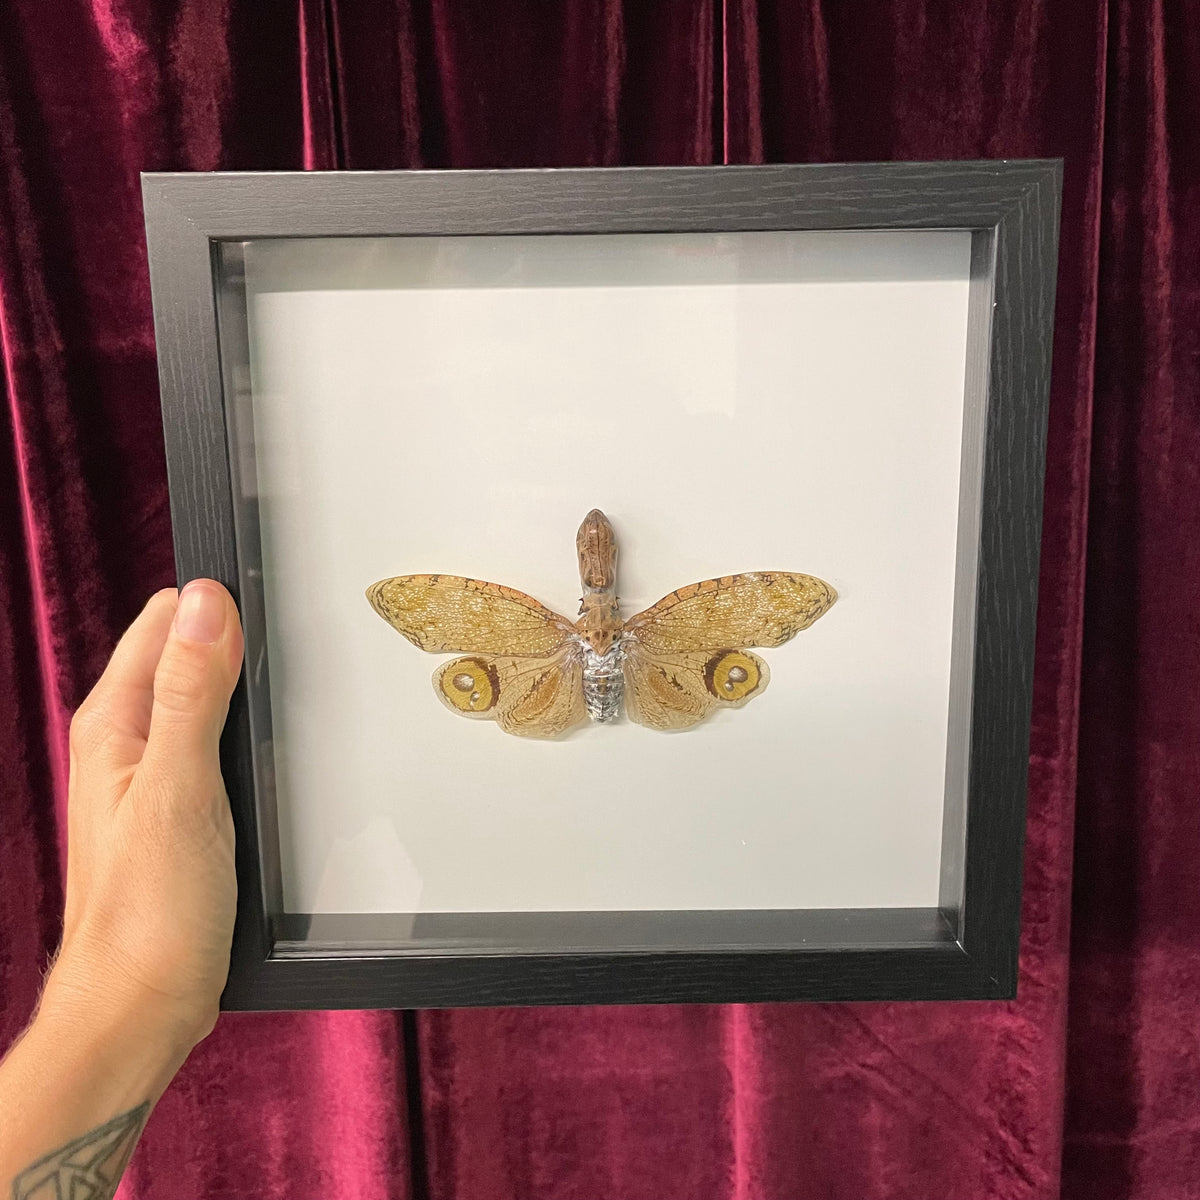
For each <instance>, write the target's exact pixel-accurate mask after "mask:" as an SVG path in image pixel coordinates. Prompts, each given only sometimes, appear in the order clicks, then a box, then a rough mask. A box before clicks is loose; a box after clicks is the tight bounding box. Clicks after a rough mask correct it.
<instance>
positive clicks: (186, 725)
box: [143, 579, 242, 768]
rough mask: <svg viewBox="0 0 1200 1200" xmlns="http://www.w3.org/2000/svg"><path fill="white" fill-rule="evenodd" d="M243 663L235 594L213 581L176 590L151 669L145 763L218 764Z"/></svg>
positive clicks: (168, 766)
mask: <svg viewBox="0 0 1200 1200" xmlns="http://www.w3.org/2000/svg"><path fill="white" fill-rule="evenodd" d="M241 661H242V631H241V625H240V623H239V621H238V614H237V607H236V606H235V605H234V603H233V597H232V596H230V594H229V593H228V592H227V591H226V590H225V589H224V588H223V587H222V586H221V585H220V584H219V583H216V582H215V581H214V580H211V579H195V580H193V581H192V582H191V583H189V584H188V585H187V587H185V588H184V589H183V591H182V592H181V593H180V596H179V607H178V608H177V609H176V611H175V620H174V621H173V622H172V625H171V630H170V633H169V634H168V635H167V641H166V645H165V646H164V647H163V652H162V656H161V658H160V659H159V660H158V666H157V668H156V669H155V672H154V705H153V708H152V710H151V714H150V736H149V738H148V739H147V742H146V752H145V754H144V755H143V761H148V762H149V763H150V764H151V765H153V764H154V763H158V764H159V765H162V766H164V767H167V768H170V767H171V766H172V765H173V764H174V765H177V764H178V763H179V762H180V761H183V762H187V763H191V764H197V765H199V763H200V761H201V760H202V759H203V758H204V757H206V756H211V758H212V763H213V765H214V766H215V765H216V763H217V759H216V754H217V746H218V743H219V741H220V737H221V727H222V726H223V725H224V723H225V715H226V713H227V711H228V708H229V697H230V695H231V694H232V692H233V688H234V685H235V684H236V683H237V677H238V672H239V670H240V669H241Z"/></svg>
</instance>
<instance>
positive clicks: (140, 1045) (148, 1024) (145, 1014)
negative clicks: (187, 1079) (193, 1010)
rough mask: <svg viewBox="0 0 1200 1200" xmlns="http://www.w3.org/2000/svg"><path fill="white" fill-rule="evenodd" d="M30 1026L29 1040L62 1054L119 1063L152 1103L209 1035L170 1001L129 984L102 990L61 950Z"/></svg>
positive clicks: (95, 979)
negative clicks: (36, 1038)
mask: <svg viewBox="0 0 1200 1200" xmlns="http://www.w3.org/2000/svg"><path fill="white" fill-rule="evenodd" d="M33 1026H34V1027H33V1029H31V1031H30V1032H31V1034H32V1033H33V1032H35V1031H38V1032H39V1033H40V1035H41V1036H44V1037H46V1038H47V1039H48V1040H49V1041H51V1042H54V1043H55V1044H56V1045H59V1046H61V1047H62V1048H63V1049H64V1050H65V1049H68V1048H69V1049H74V1048H76V1047H78V1048H80V1049H82V1050H86V1052H88V1053H91V1054H95V1055H98V1056H99V1057H102V1058H105V1059H110V1060H112V1061H113V1062H114V1063H118V1064H119V1068H118V1069H119V1073H120V1074H121V1075H123V1076H125V1077H128V1078H129V1080H130V1081H131V1082H136V1083H137V1084H138V1085H139V1086H143V1087H145V1088H146V1090H147V1094H153V1096H154V1097H157V1096H158V1095H159V1093H161V1091H162V1090H163V1089H164V1088H165V1087H166V1085H167V1084H168V1083H169V1082H170V1080H171V1077H172V1076H173V1075H174V1074H175V1072H176V1071H177V1070H178V1069H179V1068H180V1066H182V1064H183V1062H184V1060H185V1059H186V1058H187V1056H188V1055H189V1054H190V1053H191V1051H192V1048H193V1046H195V1044H196V1042H198V1041H199V1040H200V1039H201V1038H202V1037H203V1036H204V1035H205V1034H206V1033H207V1032H208V1030H207V1029H202V1028H200V1027H199V1023H198V1022H197V1021H196V1020H195V1019H194V1018H193V1017H192V1016H191V1015H190V1014H183V1013H180V1012H179V1011H178V1009H177V1008H176V1006H175V1004H174V1003H173V1002H172V1001H171V1000H170V999H169V998H167V997H163V996H161V995H159V994H157V993H154V992H151V991H150V990H149V989H145V988H140V987H139V986H138V985H136V984H135V983H134V982H133V981H131V980H128V979H126V980H123V981H122V982H121V983H120V984H119V985H117V984H112V983H109V984H107V985H106V982H105V979H104V978H103V976H101V975H99V974H97V973H95V972H91V971H89V970H88V969H87V967H86V965H85V964H83V963H81V962H79V961H78V960H77V959H76V958H75V957H74V956H73V955H71V954H70V953H69V952H68V951H67V950H65V949H64V951H63V952H62V953H60V955H59V957H58V959H57V960H56V961H55V964H54V967H53V968H52V969H51V971H50V974H49V976H48V977H47V979H46V986H45V988H44V989H43V992H42V997H41V1000H40V1002H39V1004H38V1010H37V1015H36V1017H35V1018H34V1023H33ZM210 1028H211V1026H210ZM135 1090H136V1089H135Z"/></svg>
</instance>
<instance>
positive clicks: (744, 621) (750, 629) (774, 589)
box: [625, 571, 837, 654]
mask: <svg viewBox="0 0 1200 1200" xmlns="http://www.w3.org/2000/svg"><path fill="white" fill-rule="evenodd" d="M836 599H837V592H836V591H834V589H833V587H831V586H830V585H829V584H828V583H826V582H825V581H824V580H823V579H818V578H817V577H816V576H815V575H793V574H791V573H790V572H787V571H752V572H750V573H749V574H746V575H725V576H723V577H722V578H720V579H706V580H705V581H704V582H703V583H693V584H690V585H689V586H688V587H685V588H680V589H679V590H678V591H677V592H672V593H671V594H670V595H669V596H664V597H663V598H662V599H661V600H660V601H659V602H658V603H657V604H655V605H654V606H653V607H651V608H648V609H646V610H645V611H644V612H640V613H638V614H637V615H636V616H634V617H630V618H629V620H628V621H626V622H625V633H626V634H627V635H629V636H631V637H633V638H636V639H637V641H638V642H639V643H640V644H641V645H642V646H644V647H645V648H646V649H647V650H649V651H650V652H651V653H652V654H675V653H678V652H680V651H691V650H708V651H713V650H717V649H720V648H721V647H723V646H730V647H738V648H741V647H744V646H782V645H783V643H784V642H786V641H787V640H788V639H789V638H792V637H794V636H795V635H796V634H797V633H799V632H800V630H802V629H807V628H808V627H809V626H810V625H811V624H812V623H813V622H814V621H815V620H816V619H817V618H818V617H820V616H821V615H822V614H823V613H825V612H828V610H829V609H830V607H831V606H832V605H833V603H834V601H835V600H836Z"/></svg>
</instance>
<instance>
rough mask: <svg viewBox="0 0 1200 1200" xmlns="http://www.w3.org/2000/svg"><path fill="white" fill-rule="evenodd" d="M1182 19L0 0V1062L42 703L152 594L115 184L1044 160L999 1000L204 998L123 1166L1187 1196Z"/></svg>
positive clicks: (923, 1194) (992, 0) (125, 191)
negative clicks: (190, 1042)
mask: <svg viewBox="0 0 1200 1200" xmlns="http://www.w3.org/2000/svg"><path fill="white" fill-rule="evenodd" d="M1186 3H1187V0H1071V2H1066V3H1061V4H1055V5H1047V4H1042V3H1039V2H1038V0H961V2H960V3H958V4H955V5H947V4H942V3H937V2H935V0H862V2H861V3H856V4H835V3H832V2H830V0H825V2H819V0H656V2H655V3H653V4H644V3H637V2H635V0H624V2H622V0H562V2H560V3H556V4H554V5H536V6H533V5H517V4H512V3H507V2H502V3H497V2H496V0H293V2H292V3H291V4H289V5H282V4H277V3H266V4H252V3H235V2H234V0H55V2H54V3H53V4H45V3H37V2H36V0H0V380H2V386H3V397H4V404H3V405H2V406H0V703H3V705H4V709H3V716H4V719H3V720H0V761H2V762H3V763H4V770H3V771H0V1046H4V1045H7V1043H8V1042H9V1041H10V1040H11V1039H12V1037H14V1036H15V1035H16V1033H17V1032H18V1030H19V1029H20V1027H21V1025H22V1024H23V1022H24V1021H25V1019H26V1018H27V1016H28V1014H29V1011H30V1008H31V1006H32V1003H33V999H34V997H35V995H36V991H37V987H38V983H39V979H40V973H41V970H42V968H43V966H44V963H45V960H46V956H47V954H48V953H49V952H50V950H51V949H52V948H53V945H54V942H55V937H56V923H57V921H58V919H59V914H60V890H61V861H62V858H61V856H62V851H63V845H62V840H63V831H64V829H65V822H64V803H65V731H66V725H67V721H68V718H69V715H70V712H71V710H72V709H73V707H74V706H75V705H76V704H77V703H78V702H79V700H80V699H82V697H83V695H84V694H85V693H86V691H87V689H88V687H89V686H90V684H91V683H92V682H93V680H94V679H95V677H96V676H97V675H98V673H99V670H100V668H101V666H102V664H103V662H104V660H105V658H106V656H107V654H108V653H109V651H110V650H111V648H112V646H113V644H114V643H115V640H116V638H117V636H118V634H119V633H120V631H121V630H122V629H123V627H124V625H125V624H126V623H127V622H128V621H129V620H130V619H131V618H132V616H133V614H134V613H135V612H136V610H137V608H138V607H139V606H140V604H141V603H142V601H143V600H144V598H145V597H146V596H147V595H148V594H149V593H150V592H151V591H153V590H154V589H155V588H157V587H161V586H164V585H166V584H169V583H172V582H173V566H172V555H171V535H170V521H169V513H168V509H167V496H166V483H165V470H164V465H163V457H162V441H161V431H160V424H159V409H158V394H157V385H156V369H155V363H154V353H153V335H152V323H151V314H150V303H149V292H148V284H147V278H146V266H145V256H144V251H143V248H142V235H141V213H140V202H139V190H138V182H137V172H138V171H139V170H143V169H145V170H151V169H154V170H161V169H196V170H205V169H217V168H219V169H226V170H239V169H284V168H287V169H301V168H303V169H334V168H351V169H369V168H383V167H416V166H427V167H432V166H448V167H468V166H471V167H477V166H487V167H508V166H574V165H595V166H604V165H615V164H625V163H629V164H641V163H646V164H653V163H663V164H666V163H707V162H723V161H727V162H757V161H816V160H865V159H921V158H923V159H936V158H966V157H1016V156H1061V157H1063V158H1064V160H1065V164H1066V173H1065V193H1064V204H1063V228H1062V245H1061V257H1060V274H1059V290H1058V309H1057V332H1056V343H1055V362H1054V376H1053V390H1052V411H1051V425H1050V442H1049V465H1048V478H1047V488H1046V516H1045V529H1044V540H1043V569H1042V580H1041V601H1040V609H1039V629H1038V644H1037V671H1036V680H1035V705H1034V728H1033V735H1032V741H1031V777H1030V804H1029V806H1030V824H1029V838H1028V849H1027V868H1026V895H1025V906H1024V927H1023V928H1024V932H1023V942H1022V964H1021V979H1020V995H1019V998H1018V999H1017V1000H1016V1001H1014V1002H1011V1003H1003V1004H999V1003H997V1004H915V1005H886V1004H879V1005H796V1006H786V1005H775V1006H770V1005H762V1006H728V1007H718V1006H693V1007H687V1006H680V1007H674V1006H668V1007H655V1008H612V1009H595V1008H585V1009H568V1008H561V1009H537V1010H517V1009H512V1010H491V1011H460V1012H431V1013H422V1014H418V1015H416V1016H415V1017H414V1016H411V1015H408V1016H401V1015H400V1014H396V1013H307V1014H230V1015H226V1016H225V1017H223V1018H222V1019H221V1021H220V1022H219V1024H218V1027H217V1030H216V1031H215V1033H214V1034H213V1036H212V1037H211V1038H209V1039H208V1040H207V1041H206V1042H205V1043H203V1044H202V1046H201V1047H199V1048H198V1049H197V1051H196V1052H195V1054H194V1055H193V1056H192V1058H191V1060H189V1062H188V1064H187V1065H186V1067H185V1068H184V1070H183V1072H182V1073H181V1075H180V1076H179V1078H178V1079H177V1080H176V1082H175V1084H174V1085H173V1086H172V1088H171V1089H170V1090H169V1091H168V1093H167V1094H166V1096H165V1097H164V1099H163V1101H162V1103H161V1105H160V1107H159V1109H158V1111H157V1112H156V1114H155V1115H154V1117H153V1118H152V1120H151V1123H150V1125H149V1128H148V1130H147V1132H146V1135H145V1137H144V1140H143V1144H142V1146H141V1147H140V1148H139V1150H138V1152H137V1154H136V1156H135V1158H134V1161H133V1164H132V1166H131V1170H130V1172H129V1176H128V1178H127V1181H126V1183H125V1185H124V1192H123V1194H124V1195H126V1196H129V1197H141V1196H146V1197H150V1196H170V1197H179V1198H180V1200H187V1198H190V1197H197V1198H199V1197H229V1198H230V1200H233V1198H235V1197H236V1198H240V1197H250V1196H254V1197H265V1198H267V1200H273V1198H275V1197H279V1198H280V1200H282V1198H283V1197H285V1196H286V1197H289V1198H298V1197H307V1196H313V1197H316V1196H322V1197H328V1196H346V1197H356V1198H357V1197H387V1198H392V1197H397V1198H400V1197H413V1198H414V1200H421V1198H422V1197H426V1196H428V1197H437V1198H447V1200H449V1198H454V1200H507V1198H509V1197H513V1198H520V1200H572V1198H577V1200H594V1198H596V1197H600V1196H604V1197H612V1198H614V1200H617V1198H619V1200H642V1198H645V1200H667V1198H674V1197H680V1198H681V1200H682V1198H683V1197H687V1198H688V1200H709V1198H712V1200H726V1198H728V1200H760V1198H761V1200H798V1198H802V1197H814V1198H815V1197H820V1198H822V1200H825V1198H832V1200H840V1198H845V1200H873V1198H880V1200H882V1198H884V1197H888V1198H904V1197H912V1198H913V1200H984V1198H988V1200H1052V1198H1058V1197H1064V1198H1069V1200H1077V1198H1078V1200H1083V1198H1087V1200H1106V1198H1109V1197H1111V1198H1112V1200H1183V1198H1186V1197H1188V1196H1200V1115H1198V1113H1200V1103H1198V1102H1200V1026H1198V1025H1197V1022H1196V1020H1195V1010H1196V1007H1197V1002H1196V996H1197V993H1198V990H1200V948H1198V940H1200V939H1198V937H1197V935H1196V934H1195V933H1194V932H1193V931H1194V930H1195V929H1196V928H1197V925H1198V922H1197V918H1198V917H1200V899H1198V893H1200V888H1198V887H1197V885H1196V883H1195V879H1196V877H1197V874H1198V873H1200V818H1198V817H1197V816H1196V815H1195V810H1194V808H1193V807H1192V803H1191V802H1192V799H1193V797H1194V796H1195V795H1196V793H1197V790H1198V788H1200V736H1198V735H1200V688H1198V687H1197V684H1196V680H1197V677H1198V676H1197V668H1198V667H1200V617H1198V615H1197V613H1198V612H1200V606H1198V605H1197V602H1196V596H1197V590H1198V586H1200V528H1198V526H1200V503H1198V500H1197V497H1198V496H1200V489H1198V488H1197V484H1198V482H1200V480H1198V479H1197V475H1198V474H1200V406H1198V403H1197V396H1198V395H1200V387H1198V385H1200V334H1198V333H1197V330H1200V253H1198V241H1197V239H1198V235H1200V149H1198V143H1197V133H1196V130H1197V127H1198V124H1200V122H1198V118H1200V111H1198V108H1200V100H1198V99H1197V97H1200V22H1197V21H1195V20H1194V19H1193V20H1191V21H1189V20H1188V12H1187V10H1186ZM1072 870H1073V872H1074V885H1073V886H1074V891H1073V892H1072Z"/></svg>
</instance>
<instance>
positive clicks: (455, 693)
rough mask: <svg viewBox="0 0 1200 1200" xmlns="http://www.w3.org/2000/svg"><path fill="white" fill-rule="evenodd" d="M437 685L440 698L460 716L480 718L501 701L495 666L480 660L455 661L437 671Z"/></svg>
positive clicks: (461, 659) (460, 659)
mask: <svg viewBox="0 0 1200 1200" xmlns="http://www.w3.org/2000/svg"><path fill="white" fill-rule="evenodd" d="M437 682H438V691H439V693H440V695H441V697H442V699H443V700H445V701H446V703H447V704H449V705H450V706H451V708H456V709H458V711H459V712H462V713H471V714H474V715H480V716H481V715H482V714H484V713H487V712H490V711H491V710H492V709H493V708H495V706H496V701H497V700H499V698H500V680H499V677H498V676H497V674H496V668H495V665H494V664H492V663H490V662H487V661H485V660H484V659H482V658H458V659H455V660H454V662H452V663H450V664H449V667H448V668H445V669H443V670H441V671H439V672H438V677H437Z"/></svg>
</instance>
